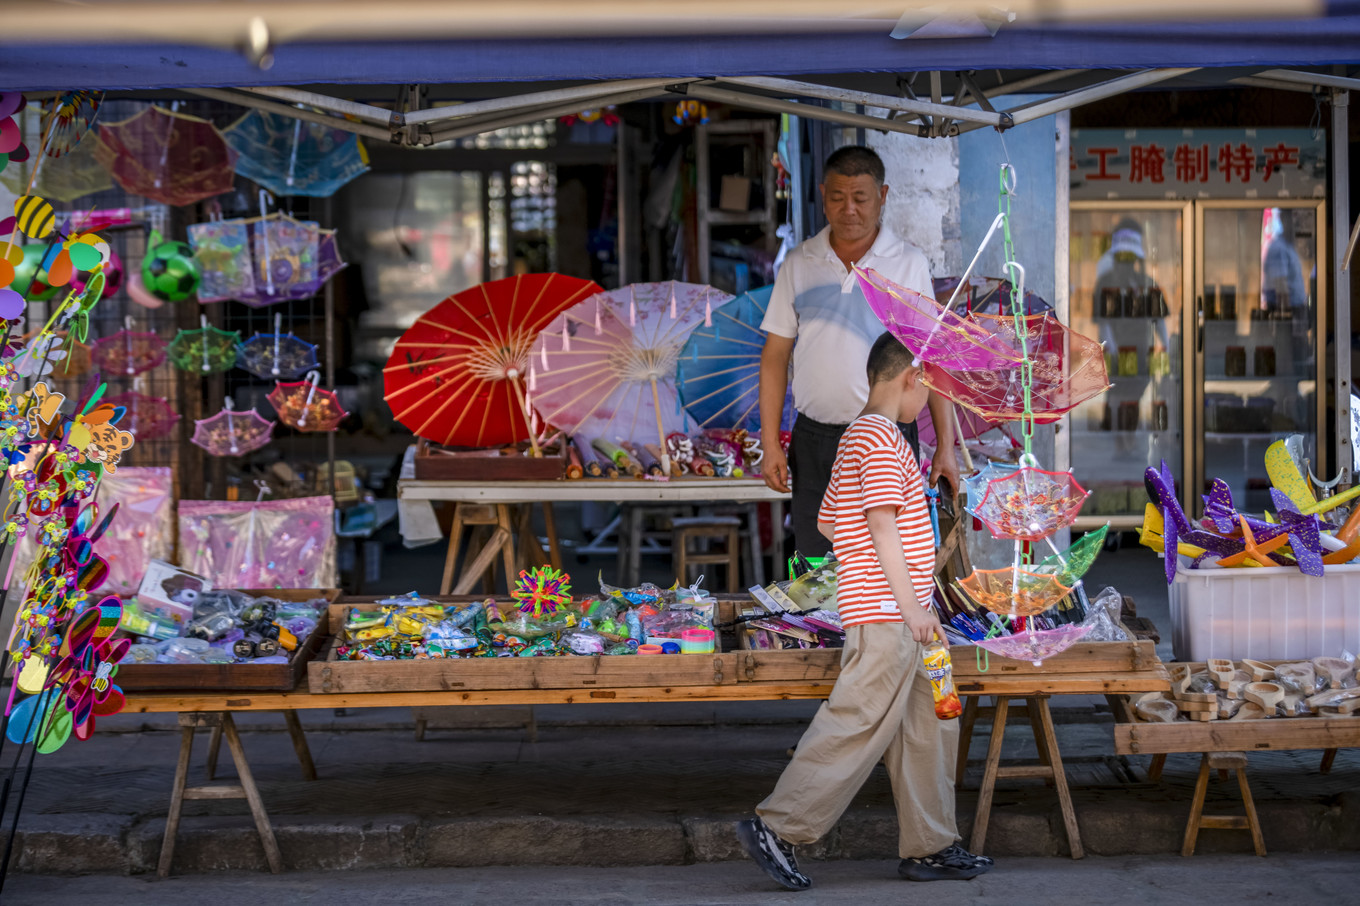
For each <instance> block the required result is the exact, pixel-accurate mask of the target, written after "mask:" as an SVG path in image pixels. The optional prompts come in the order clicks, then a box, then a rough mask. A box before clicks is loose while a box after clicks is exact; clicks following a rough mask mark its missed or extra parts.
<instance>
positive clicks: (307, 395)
mask: <svg viewBox="0 0 1360 906" xmlns="http://www.w3.org/2000/svg"><path fill="white" fill-rule="evenodd" d="M320 383H321V373H320V372H318V371H310V372H308V373H307V377H306V379H305V380H301V381H292V382H289V383H283V382H278V383H276V384H274V389H273V390H271V391H270V392H269V402H270V404H271V405H273V407H274V410H275V411H276V412H278V413H279V421H281V422H283V423H284V424H285V425H289V426H291V427H293V428H297V429H298V430H299V431H334V430H335V429H336V428H337V427H338V426H339V425H340V423H341V422H342V421H344V420H345V416H347V415H349V413H348V412H346V411H345V410H344V407H342V406H341V405H340V401H339V400H338V399H336V398H335V392H334V391H333V390H322V389H321V387H320V386H319V385H320Z"/></svg>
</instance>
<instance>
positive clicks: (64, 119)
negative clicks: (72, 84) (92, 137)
mask: <svg viewBox="0 0 1360 906" xmlns="http://www.w3.org/2000/svg"><path fill="white" fill-rule="evenodd" d="M102 103H104V92H102V91H63V92H62V93H61V94H59V95H57V97H56V98H55V99H54V100H53V101H52V109H51V110H50V111H48V112H47V114H46V117H47V118H48V120H49V122H48V123H46V124H45V125H44V131H45V138H44V142H43V150H44V151H46V153H47V156H48V157H61V156H63V155H65V154H69V153H71V151H72V150H73V149H74V148H75V147H76V146H77V145H79V144H80V140H81V139H82V138H84V137H85V133H86V132H88V131H89V129H90V125H91V124H92V123H93V122H94V118H95V117H96V116H98V115H99V105H100V104H102Z"/></svg>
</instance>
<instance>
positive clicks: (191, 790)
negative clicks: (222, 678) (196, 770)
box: [156, 711, 283, 878]
mask: <svg viewBox="0 0 1360 906" xmlns="http://www.w3.org/2000/svg"><path fill="white" fill-rule="evenodd" d="M179 726H180V742H179V761H178V762H177V763H176V765H175V785H174V788H173V789H172V790H171V793H170V813H169V814H168V815H167V816H166V819H165V840H164V841H163V842H162V843H161V858H160V861H159V863H157V865H156V874H158V875H160V876H161V877H162V878H164V877H167V876H168V875H169V874H170V864H171V862H172V861H173V860H174V858H175V837H176V835H177V834H178V833H179V819H180V813H181V812H182V811H183V809H184V800H186V799H244V800H246V802H247V803H248V804H249V805H250V814H251V817H253V818H254V819H255V830H256V831H258V832H259V834H260V843H262V844H263V845H264V857H265V860H266V861H267V862H268V863H269V870H270V871H272V872H273V873H274V874H278V873H279V872H281V871H283V856H282V855H281V854H280V853H279V841H278V840H277V839H275V837H274V828H273V827H272V826H271V825H270V823H269V815H268V814H267V813H266V812H265V810H264V800H263V799H261V798H260V790H259V788H258V787H256V786H255V777H254V776H253V775H252V774H251V773H250V763H249V762H247V761H246V753H245V749H244V748H242V746H241V737H240V736H239V735H238V734H237V732H236V723H235V721H233V720H232V719H231V712H229V711H219V712H211V713H205V712H183V713H181V714H180V715H179ZM199 727H213V728H221V732H222V736H224V737H225V738H226V740H227V751H229V752H231V760H232V761H233V762H234V763H235V764H236V775H237V776H238V777H240V778H241V783H240V785H239V786H236V785H231V786H226V785H223V786H193V787H191V786H187V785H186V781H187V780H188V777H189V761H190V758H191V757H192V755H193V748H194V731H195V730H196V729H198V728H199Z"/></svg>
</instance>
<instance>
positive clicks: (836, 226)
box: [760, 146, 959, 557]
mask: <svg viewBox="0 0 1360 906" xmlns="http://www.w3.org/2000/svg"><path fill="white" fill-rule="evenodd" d="M824 170H825V175H824V177H823V181H822V185H821V193H822V210H823V212H825V214H826V219H827V223H828V226H827V227H826V229H824V230H822V231H821V232H820V233H818V234H817V235H816V236H813V237H812V238H811V239H808V240H807V241H806V242H804V243H802V244H801V245H799V246H798V247H797V248H795V249H794V250H793V251H791V252H790V253H789V255H788V257H787V258H786V259H785V260H784V265H783V267H781V268H780V270H779V276H778V278H777V279H776V280H775V283H774V292H773V294H772V295H771V297H770V304H769V308H768V309H767V310H766V312H765V319H764V321H762V322H761V325H760V329H761V330H763V331H765V333H766V336H765V348H764V350H763V351H762V352H761V356H760V425H761V428H760V434H761V445H762V447H763V448H764V450H765V459H764V461H763V462H762V464H761V471H762V473H763V474H764V477H765V483H766V484H767V485H769V486H770V487H771V488H773V489H774V490H776V491H779V492H781V493H786V494H787V493H788V492H789V482H790V473H792V481H793V508H792V510H793V512H792V516H793V534H794V542H795V544H796V545H797V548H798V550H799V551H800V552H801V553H803V554H804V555H806V556H811V557H820V556H825V555H826V553H827V552H828V551H829V550H830V544H829V543H828V542H827V540H826V537H825V536H824V535H822V533H821V532H819V531H818V530H817V510H818V507H820V506H821V503H822V495H823V494H824V493H825V492H826V486H827V483H828V482H829V481H830V480H831V466H832V463H833V462H835V459H836V446H837V444H838V443H840V438H841V434H842V432H844V431H845V428H846V426H847V425H848V424H849V423H850V422H851V420H853V419H854V418H855V416H856V415H857V414H858V413H859V411H860V410H861V409H863V408H864V402H865V400H866V399H868V396H869V386H868V379H867V378H866V377H865V373H864V363H865V362H866V361H867V360H868V357H869V348H870V347H871V346H873V343H874V340H876V339H878V337H879V335H880V334H882V333H883V324H882V323H881V322H880V321H879V320H878V317H877V316H876V315H875V314H874V313H873V310H872V309H870V308H869V303H868V302H867V301H866V300H865V298H864V292H863V291H862V290H861V289H860V288H859V285H858V282H855V285H854V289H853V290H852V291H851V292H849V293H845V292H842V284H843V283H844V282H845V278H846V277H847V276H848V275H849V273H850V265H851V264H858V265H859V266H860V267H865V268H873V269H874V270H876V271H878V272H879V273H880V274H882V275H883V276H885V277H887V278H888V279H889V280H891V281H893V282H894V283H896V284H898V285H899V286H903V287H906V288H907V289H911V290H915V291H916V292H919V293H922V294H924V295H927V296H930V297H931V298H934V296H935V292H934V289H933V288H932V286H931V280H930V266H929V264H928V263H927V262H926V257H925V255H923V254H922V253H921V250H920V249H918V248H917V247H916V246H914V245H912V244H911V243H909V242H907V241H905V240H903V239H902V238H901V237H899V236H897V235H896V234H894V233H893V232H892V231H891V230H889V229H887V228H886V227H884V226H883V225H882V223H881V222H880V221H881V218H882V214H883V204H884V202H885V201H886V200H887V197H888V187H887V186H886V185H884V171H883V161H882V160H880V159H879V157H878V155H877V154H875V153H874V152H873V151H871V150H869V149H868V148H862V147H858V146H848V147H845V148H841V149H839V150H837V151H835V152H833V153H832V155H831V156H830V157H828V158H827V160H826V166H825V168H824ZM795 341H796V343H797V345H796V348H795ZM790 360H792V362H793V405H794V408H795V409H797V410H798V418H797V420H796V421H795V422H794V425H793V442H792V443H791V444H790V446H789V455H788V457H787V459H786V458H785V456H784V454H783V452H782V450H781V448H780V445H779V421H780V414H781V412H782V411H783V408H784V396H785V393H786V391H787V390H788V375H789V361H790ZM948 405H949V401H948V400H946V399H944V398H943V397H940V396H939V395H938V394H936V393H934V392H933V391H932V392H931V394H930V415H931V419H932V420H933V421H934V424H935V431H936V435H937V437H938V439H939V449H938V450H937V451H936V454H935V456H934V458H933V460H932V463H931V469H930V483H931V484H932V485H934V484H935V482H936V481H937V479H939V478H941V477H943V478H944V479H945V480H946V481H947V482H948V483H949V486H950V489H951V492H952V491H954V490H957V489H958V486H959V470H958V465H957V464H956V463H955V461H954V420H953V418H952V417H951V416H950V413H949V409H948ZM900 427H901V428H902V433H903V435H904V436H905V437H906V439H907V443H909V444H910V445H911V447H912V450H913V452H915V453H916V454H917V455H918V456H919V455H920V450H919V449H918V446H919V445H918V441H917V437H916V426H915V425H914V424H913V425H902V426H900Z"/></svg>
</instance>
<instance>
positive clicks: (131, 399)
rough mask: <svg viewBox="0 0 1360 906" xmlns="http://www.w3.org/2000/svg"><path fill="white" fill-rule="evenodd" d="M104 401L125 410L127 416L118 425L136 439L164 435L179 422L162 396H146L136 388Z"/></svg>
mask: <svg viewBox="0 0 1360 906" xmlns="http://www.w3.org/2000/svg"><path fill="white" fill-rule="evenodd" d="M104 402H106V403H110V404H111V405H114V406H122V407H123V408H124V409H125V410H127V418H126V420H125V421H123V422H120V423H119V427H120V428H125V429H127V430H128V431H131V432H132V436H133V437H135V438H137V440H155V439H156V438H158V437H165V436H166V435H167V434H169V433H170V432H171V431H173V430H174V429H175V425H176V424H178V423H179V418H180V416H179V413H178V412H176V411H175V410H174V409H171V408H170V404H169V403H167V402H166V401H165V397H162V396H146V395H145V394H142V393H138V392H137V391H136V390H129V391H128V392H127V393H120V394H118V395H117V396H110V397H106V398H105V400H104Z"/></svg>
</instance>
